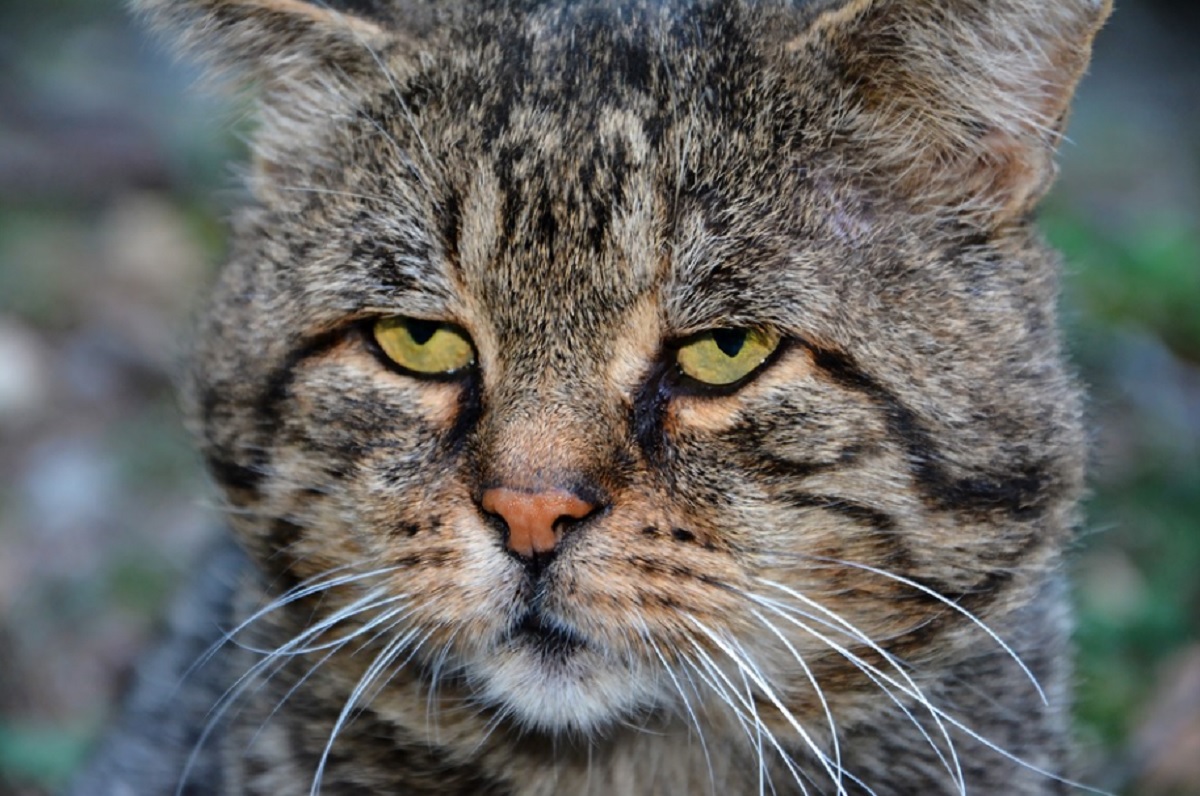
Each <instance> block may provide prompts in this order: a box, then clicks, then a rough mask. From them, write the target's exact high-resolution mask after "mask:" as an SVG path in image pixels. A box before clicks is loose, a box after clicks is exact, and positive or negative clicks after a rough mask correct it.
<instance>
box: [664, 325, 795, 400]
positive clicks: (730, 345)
mask: <svg viewBox="0 0 1200 796" xmlns="http://www.w3.org/2000/svg"><path fill="white" fill-rule="evenodd" d="M779 339H780V338H779V335H778V334H776V333H775V332H771V331H768V330H765V329H712V330H710V331H707V332H701V333H700V334H698V335H695V336H694V337H691V338H689V339H688V340H687V341H686V342H684V343H683V345H681V346H680V347H679V349H678V351H676V353H675V361H676V362H677V363H678V365H679V370H680V371H681V372H682V373H683V374H684V375H685V376H688V377H690V378H692V379H695V380H696V381H698V382H700V383H702V384H707V385H712V386H715V387H723V386H727V385H730V384H734V383H736V382H738V381H741V380H742V379H744V378H746V377H747V376H749V375H750V374H751V373H753V372H754V371H756V370H758V368H760V367H762V365H763V363H764V362H766V361H767V358H768V357H770V356H771V354H772V353H773V352H774V351H775V349H776V348H778V347H779Z"/></svg>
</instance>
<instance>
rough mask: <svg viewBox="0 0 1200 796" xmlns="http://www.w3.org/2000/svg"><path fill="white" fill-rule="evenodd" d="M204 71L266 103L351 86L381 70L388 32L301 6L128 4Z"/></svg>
mask: <svg viewBox="0 0 1200 796" xmlns="http://www.w3.org/2000/svg"><path fill="white" fill-rule="evenodd" d="M130 3H131V5H132V7H133V9H134V11H135V12H137V13H140V14H143V15H145V16H146V17H148V18H149V19H150V21H151V23H152V24H153V25H154V26H155V27H158V28H161V29H163V30H164V31H166V32H167V33H168V34H172V35H174V36H175V37H176V39H177V40H178V41H179V43H180V45H181V49H182V50H183V51H185V52H187V53H189V54H191V55H194V56H196V57H198V58H200V60H202V61H203V62H205V63H206V65H207V66H208V67H209V69H210V71H214V72H217V73H220V74H227V75H231V76H232V77H233V78H234V80H235V81H237V82H239V83H241V84H243V85H246V84H249V85H250V86H253V87H255V88H256V89H258V90H259V91H260V92H261V93H262V94H263V95H265V96H264V97H263V99H264V100H265V101H268V102H269V101H270V100H271V99H281V98H282V97H281V95H286V94H288V93H289V92H290V93H297V92H299V91H302V90H303V89H304V87H306V86H321V85H326V86H327V85H329V84H331V83H332V84H338V83H343V82H345V83H353V82H354V80H355V77H356V76H357V75H362V74H366V73H370V72H377V71H378V70H379V69H381V68H382V62H381V53H382V52H383V51H384V49H385V48H386V47H388V45H389V44H394V43H396V42H397V40H398V36H397V34H395V33H394V32H393V31H387V30H384V29H383V28H382V27H380V26H379V25H377V24H375V23H374V22H371V21H369V20H366V19H363V18H360V17H357V16H354V15H352V14H347V13H341V12H338V11H334V10H331V9H329V8H328V7H326V6H325V5H324V4H323V3H308V2H303V1H302V0H130Z"/></svg>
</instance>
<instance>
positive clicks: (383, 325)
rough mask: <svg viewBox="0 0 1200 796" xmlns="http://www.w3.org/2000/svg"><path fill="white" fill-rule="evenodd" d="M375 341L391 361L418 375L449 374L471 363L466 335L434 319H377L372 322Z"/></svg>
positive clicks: (472, 360) (472, 356) (472, 355)
mask: <svg viewBox="0 0 1200 796" xmlns="http://www.w3.org/2000/svg"><path fill="white" fill-rule="evenodd" d="M375 342H377V343H379V347H380V348H382V349H383V353H384V354H386V355H387V358H388V359H390V360H392V362H395V363H396V364H397V365H399V366H400V367H402V368H404V369H405V370H411V371H412V372H414V373H417V374H421V375H426V376H444V375H450V374H453V373H457V372H458V371H460V370H462V369H463V368H467V367H470V366H471V365H472V364H474V362H475V350H474V349H473V348H471V341H470V340H469V339H467V336H466V335H464V334H463V333H462V332H460V331H458V330H457V329H455V328H454V327H453V326H450V325H449V324H445V323H439V322H437V321H424V320H420V319H418V318H400V317H393V318H380V319H379V320H378V321H376V322H375Z"/></svg>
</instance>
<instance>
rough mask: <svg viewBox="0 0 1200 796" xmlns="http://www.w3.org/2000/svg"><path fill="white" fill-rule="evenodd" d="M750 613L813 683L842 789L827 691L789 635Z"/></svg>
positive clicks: (840, 764) (835, 738) (756, 612)
mask: <svg viewBox="0 0 1200 796" xmlns="http://www.w3.org/2000/svg"><path fill="white" fill-rule="evenodd" d="M750 613H751V615H753V616H754V617H755V618H756V619H758V621H759V622H761V623H762V624H763V625H765V626H766V628H767V629H768V630H770V631H771V632H772V633H773V634H774V635H775V637H776V638H778V639H779V641H780V642H781V643H782V644H783V646H784V647H786V648H787V651H788V652H789V653H791V655H792V658H793V659H795V661H796V663H798V664H799V665H800V668H801V670H802V671H803V672H804V676H805V677H806V678H808V682H809V684H810V685H812V687H813V692H814V693H816V695H817V699H818V700H819V701H820V703H821V709H822V710H824V711H825V719H826V721H828V722H829V738H830V742H831V743H832V744H833V762H834V767H835V768H837V772H838V776H837V785H838V788H839V790H840V789H841V787H842V779H841V778H842V773H843V768H842V750H841V744H840V743H839V741H838V733H837V722H836V721H834V719H833V711H832V710H830V708H829V702H828V701H826V699H825V691H824V690H823V689H822V688H821V686H820V684H818V683H817V678H816V677H814V676H813V673H812V669H810V668H809V666H808V664H807V663H805V661H804V656H802V655H801V654H800V653H799V652H798V651H797V650H796V648H795V647H794V646H792V642H790V641H788V639H787V637H785V636H784V635H783V633H782V632H780V630H779V628H777V627H775V625H774V624H772V623H771V622H770V621H769V620H768V619H767V618H766V617H765V616H763V615H762V614H761V613H759V612H758V611H757V610H754V609H751V610H750ZM868 790H870V788H868Z"/></svg>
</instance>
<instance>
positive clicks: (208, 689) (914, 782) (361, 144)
mask: <svg viewBox="0 0 1200 796" xmlns="http://www.w3.org/2000/svg"><path fill="white" fill-rule="evenodd" d="M137 5H138V6H139V7H140V8H141V9H142V10H144V11H145V12H146V13H147V14H149V15H150V16H151V17H152V18H153V20H154V22H155V23H156V24H160V25H162V26H164V27H167V28H169V29H171V30H174V31H177V32H179V33H181V40H182V42H183V44H184V46H185V47H187V48H188V49H189V50H192V51H195V52H198V53H200V54H202V55H203V56H204V57H206V58H208V59H209V60H210V62H212V63H213V64H214V65H215V66H216V67H218V68H220V69H225V70H231V71H232V72H233V73H235V74H236V75H238V76H240V77H241V78H242V79H244V80H246V81H247V82H248V83H250V84H253V85H254V87H255V90H256V92H257V96H258V98H259V99H258V103H259V108H260V110H261V113H260V126H259V128H258V131H257V133H256V135H255V137H254V146H253V152H254V162H253V169H252V172H251V175H250V178H249V184H250V187H251V190H252V193H253V197H254V202H253V204H252V205H251V206H250V207H247V208H245V209H244V210H242V211H241V212H240V213H239V214H238V216H237V219H236V223H235V236H234V243H233V251H232V254H231V256H230V261H229V263H228V265H227V266H226V268H225V269H224V271H223V272H222V276H221V278H220V281H219V283H218V285H217V288H216V293H215V297H214V298H213V300H212V301H211V303H210V305H209V309H208V312H207V314H206V315H205V316H204V320H203V322H202V323H201V324H200V326H199V328H198V330H197V332H196V338H195V356H194V358H193V362H192V366H191V369H190V372H189V376H188V379H187V384H186V391H185V394H186V398H187V403H188V406H189V411H190V415H191V418H192V422H193V425H194V428H195V430H196V432H197V434H198V437H199V439H200V443H201V447H202V450H203V453H204V456H205V458H206V460H207V462H208V464H209V467H210V470H211V472H212V474H213V476H214V478H215V479H216V481H217V482H218V483H219V485H220V486H221V487H222V488H223V491H224V494H225V496H226V497H227V499H228V502H229V508H230V510H229V521H230V524H231V526H232V528H233V530H234V532H235V535H236V537H237V539H238V540H239V541H240V543H241V545H242V546H243V547H244V548H245V549H246V550H247V551H248V552H249V553H250V558H251V559H252V560H253V562H254V564H253V566H250V565H245V564H243V565H241V566H240V567H235V566H233V565H231V564H226V565H225V566H223V567H222V568H221V569H222V571H223V572H224V573H225V576H226V577H227V578H229V577H233V576H234V575H235V574H236V575H237V577H238V578H240V580H239V581H238V583H237V587H236V595H235V597H234V598H233V599H232V600H230V601H229V602H228V603H226V604H225V605H227V607H226V608H225V609H217V608H214V609H213V610H212V611H211V612H210V616H211V618H213V619H214V620H217V621H214V623H213V624H214V625H215V624H217V623H218V622H219V623H221V624H222V625H223V627H225V628H226V629H236V632H235V633H233V634H232V637H233V638H232V642H231V643H229V644H227V645H225V647H224V648H223V649H222V650H221V652H220V653H219V654H218V655H217V657H216V658H214V659H213V660H212V661H210V662H209V663H208V664H207V665H206V667H204V668H203V669H201V670H200V672H199V674H193V675H191V679H189V680H186V681H185V683H184V685H183V690H184V693H185V694H186V695H187V697H188V701H187V704H194V703H195V701H196V699H197V695H198V694H199V695H202V696H203V698H204V699H207V700H208V701H210V702H211V703H212V704H213V705H215V706H216V710H215V711H214V712H213V713H212V714H211V716H209V717H204V716H197V715H195V711H191V712H186V711H183V714H184V716H185V717H186V718H185V720H182V721H175V722H174V723H175V724H178V725H180V729H179V731H178V732H171V733H163V732H161V731H160V730H159V729H156V726H154V724H153V723H151V722H148V721H144V720H143V719H142V718H141V717H142V715H144V714H136V713H135V714H131V717H130V718H128V719H127V725H126V727H127V729H128V730H129V733H130V734H131V736H138V735H139V734H140V735H141V736H142V739H141V740H134V741H130V742H131V743H134V744H135V745H136V744H139V743H140V744H142V745H143V746H144V745H145V744H147V743H149V746H150V748H153V749H155V750H156V753H157V754H158V756H159V762H160V763H161V764H162V765H161V769H162V771H163V772H166V774H165V775H163V776H164V777H165V778H166V779H172V780H174V779H177V778H179V777H187V781H188V783H189V784H188V785H187V786H186V787H185V788H184V792H186V793H190V794H202V793H220V794H271V796H291V794H302V793H308V792H309V791H310V789H313V790H317V789H319V791H320V792H321V793H328V794H351V793H354V794H358V793H441V794H444V793H464V794H465V793H470V794H474V793H488V794H514V796H515V795H516V794H522V795H524V794H551V793H564V794H575V793H621V794H637V793H663V794H668V793H679V794H684V793H704V792H713V793H716V794H737V793H758V792H761V791H763V790H764V789H765V790H766V791H767V792H772V791H773V792H777V793H803V792H807V793H813V794H817V793H821V794H825V793H830V794H832V793H838V792H844V793H848V794H850V793H852V794H860V793H876V794H916V793H921V794H934V793H956V792H959V791H960V783H959V780H960V779H961V780H962V783H961V789H965V790H967V791H969V792H971V793H1021V794H1036V793H1058V792H1066V791H1068V790H1071V788H1072V786H1070V785H1069V784H1067V783H1065V782H1064V781H1062V779H1060V778H1061V777H1066V776H1068V775H1069V774H1070V773H1071V772H1070V764H1069V763H1070V754H1069V747H1070V744H1069V740H1068V737H1067V726H1066V725H1067V712H1068V698H1069V697H1068V693H1067V686H1068V680H1069V670H1068V665H1067V650H1066V637H1067V634H1068V611H1067V608H1066V605H1065V597H1064V593H1063V589H1062V584H1061V583H1060V573H1059V569H1060V564H1061V555H1062V551H1063V548H1064V546H1065V545H1066V544H1067V543H1068V540H1069V537H1070V530H1071V528H1072V525H1073V523H1074V522H1075V520H1076V513H1075V512H1076V501H1077V499H1078V497H1079V495H1080V491H1081V485H1082V481H1083V458H1084V456H1083V452H1082V449H1083V442H1082V437H1083V435H1082V432H1081V421H1080V399H1079V394H1078V390H1077V388H1076V385H1075V384H1074V382H1073V380H1072V378H1071V377H1070V375H1069V374H1068V373H1067V371H1066V370H1065V369H1064V366H1063V363H1062V351H1061V344H1060V340H1059V333H1058V331H1057V326H1056V319H1055V301H1056V294H1057V288H1056V278H1057V277H1056V271H1057V261H1056V258H1055V257H1054V256H1053V254H1052V253H1050V252H1049V251H1048V250H1047V249H1046V247H1045V246H1044V245H1043V243H1042V242H1041V241H1040V239H1039V238H1038V236H1037V234H1036V232H1035V231H1034V229H1033V226H1032V223H1031V213H1032V210H1033V207H1034V205H1035V204H1036V202H1037V200H1038V199H1039V198H1040V197H1041V196H1042V194H1043V193H1044V192H1045V190H1046V188H1047V186H1048V185H1049V183H1050V182H1051V179H1052V177H1053V172H1054V168H1053V164H1052V157H1053V154H1054V150H1055V148H1056V146H1057V144H1058V143H1059V141H1060V138H1061V134H1062V128H1063V124H1064V118H1065V115H1066V110H1067V106H1068V104H1069V101H1070V97H1071V94H1072V92H1073V90H1074V87H1075V84H1076V81H1077V80H1078V78H1079V77H1080V75H1081V73H1082V72H1083V70H1084V68H1085V65H1086V62H1087V59H1088V53H1089V49H1090V44H1091V39H1092V37H1093V35H1094V34H1095V32H1096V30H1097V28H1098V27H1099V25H1100V24H1101V23H1102V21H1103V19H1104V17H1105V16H1106V14H1107V12H1108V2H1107V0H1058V1H1057V2H1043V1H1042V0H845V2H838V3H829V2H826V3H816V4H802V5H799V6H795V7H793V6H791V5H784V4H779V3H776V2H761V3H759V2H743V1H742V0H697V1H696V2H674V1H673V0H672V1H671V2H657V1H656V0H645V1H643V0H618V2H615V3H610V2H602V1H600V0H580V1H579V2H570V3H567V4H562V3H559V2H548V3H543V2H532V1H531V2H520V1H519V0H498V1H497V2H479V3H476V2H473V0H460V2H454V3H447V4H437V5H430V4H422V3H419V2H416V0H414V2H412V3H410V4H407V5H405V4H400V3H384V2H377V3H358V4H355V7H356V8H357V9H358V11H359V14H360V15H359V16H352V15H350V14H349V13H342V12H339V11H335V10H331V9H328V8H326V7H324V6H318V5H310V4H307V3H303V2H300V0H138V3H137ZM388 315H407V316H418V317H423V318H431V319H437V320H445V321H450V322H453V323H455V324H457V325H458V326H459V327H461V328H462V329H463V330H465V331H466V332H467V333H468V334H469V335H470V337H471V339H472V341H473V344H474V347H475V350H476V352H477V366H476V367H475V368H474V369H473V370H472V371H471V372H470V373H469V374H468V375H467V376H466V377H464V378H460V379H455V380H440V381H438V380H424V379H415V378H412V377H410V376H407V375H404V374H402V373H398V372H396V371H394V370H393V369H391V368H389V366H388V365H387V364H386V363H385V362H384V360H383V359H382V358H381V357H380V356H379V353H378V351H376V350H374V349H373V344H372V343H371V341H370V322H371V320H372V319H374V318H377V317H380V316H388ZM722 327H768V328H771V329H774V330H776V331H778V332H781V333H782V334H783V335H784V336H785V342H784V344H783V346H781V349H780V351H779V353H778V354H777V355H776V356H775V358H774V359H773V360H772V361H770V362H769V363H768V364H767V366H766V367H764V368H763V370H762V371H761V372H760V373H759V374H758V375H757V376H756V377H755V378H753V379H752V380H750V381H749V382H748V383H746V384H745V385H743V386H741V387H740V388H739V389H737V390H734V391H732V392H729V391H726V392H727V393H728V394H717V393H703V392H697V391H695V390H692V389H689V388H687V385H686V384H684V383H682V382H680V380H679V378H678V377H677V374H676V372H675V365H674V361H673V356H674V351H675V345H676V344H677V342H678V341H680V340H682V339H685V338H687V336H688V335H690V334H693V333H696V332H700V331H703V330H706V329H713V328H722ZM497 484H500V485H506V486H512V487H514V488H518V489H538V488H550V487H554V488H561V489H569V490H573V491H574V492H576V493H578V494H582V495H586V496H587V497H588V500H589V501H590V502H591V503H593V504H595V505H596V506H598V507H599V508H598V509H597V511H596V512H595V513H593V514H592V515H590V516H589V517H587V519H586V520H584V521H582V522H579V523H577V524H575V525H573V526H572V527H571V528H570V530H569V532H568V533H567V534H566V535H565V536H564V537H563V539H562V541H561V545H560V546H559V548H558V549H557V550H556V553H555V555H554V557H553V558H552V559H551V560H550V561H549V562H545V561H540V562H539V566H532V565H530V564H529V563H528V562H525V561H522V560H521V559H520V557H519V556H517V555H514V554H513V553H511V552H510V551H508V550H506V548H505V525H504V523H503V522H499V521H498V520H497V518H496V517H494V516H489V515H488V513H487V512H485V511H483V510H482V509H481V507H480V495H481V493H482V492H483V491H484V490H485V489H488V488H491V487H494V486H496V485H497ZM231 570H237V573H234V572H232V571H231ZM306 587H309V588H307V590H306ZM297 594H298V595H299V596H297ZM281 595H285V596H284V597H281ZM264 605H266V606H267V608H266V609H263V606H264ZM222 610H225V611H226V613H224V614H222V613H221V611H222ZM322 622H324V623H325V624H324V625H322V624H321V623H322ZM243 625H244V626H243ZM312 628H316V629H315V630H313V629H312ZM985 628H986V629H985ZM212 635H213V637H214V639H215V638H216V637H217V636H216V634H215V633H214V634H212ZM270 651H275V653H276V654H275V655H273V656H270V657H265V656H266V655H267V653H269V652H270ZM377 662H378V664H379V665H376V664H377ZM256 664H258V665H256ZM247 673H249V674H248V676H247V678H246V679H244V680H239V679H238V678H239V677H241V676H242V675H246V674H247ZM1035 682H1036V683H1038V684H1040V686H1039V685H1035ZM814 686H819V692H818V690H817V689H816V688H815V687H814ZM226 688H230V689H231V690H230V691H229V692H225V690H224V689H226ZM223 693H224V694H225V697H224V698H223V697H222V694H223ZM1043 694H1044V698H1043ZM343 719H344V720H343ZM834 736H835V737H836V741H835V740H834ZM159 738H161V739H162V740H161V741H160V742H158V743H154V739H159ZM146 739H150V740H149V741H147V740H146ZM193 750H196V759H195V760H194V761H193V765H192V766H191V769H190V771H189V772H188V773H186V774H185V773H184V768H185V766H184V762H183V761H184V759H185V758H186V757H187V755H188V753H190V752H192V751H193ZM127 758H128V755H126V756H125V757H124V758H123V757H122V755H121V754H109V755H106V756H104V757H103V758H102V759H101V760H100V761H99V762H98V763H97V764H96V765H95V767H94V768H93V769H91V770H90V771H89V773H88V774H87V775H86V776H85V778H84V780H82V785H81V787H82V789H83V790H84V791H90V792H108V793H111V792H119V791H118V788H119V787H120V786H119V785H118V784H117V783H118V782H126V783H130V787H132V788H133V790H132V791H130V792H161V790H160V788H161V787H162V786H161V785H153V786H145V787H144V788H142V789H141V790H139V788H138V787H137V783H139V782H151V781H152V780H149V779H145V778H142V779H139V777H144V776H149V775H143V774H139V773H138V772H137V771H136V770H135V769H136V765H131V764H127V763H124V762H122V760H124V759H127ZM138 759H144V756H143V757H142V758H138ZM160 781H161V780H160Z"/></svg>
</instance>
